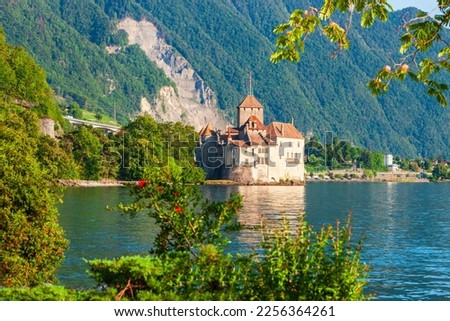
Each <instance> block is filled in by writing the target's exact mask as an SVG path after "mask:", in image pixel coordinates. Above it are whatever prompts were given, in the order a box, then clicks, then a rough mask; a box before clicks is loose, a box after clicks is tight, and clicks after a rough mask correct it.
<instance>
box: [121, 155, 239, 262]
mask: <svg viewBox="0 0 450 321" xmlns="http://www.w3.org/2000/svg"><path fill="white" fill-rule="evenodd" d="M196 172H197V169H196V168H195V169H189V168H182V167H180V166H178V165H176V164H175V162H174V161H172V160H170V161H169V164H168V165H167V166H164V167H147V168H146V171H145V175H144V180H141V181H140V182H139V184H138V185H137V186H135V192H136V194H137V202H135V203H134V204H132V205H131V206H125V205H121V208H122V209H123V210H124V211H125V212H128V213H131V214H132V215H136V213H137V212H139V211H142V210H145V211H146V213H147V214H148V215H149V216H150V217H152V218H153V219H154V220H155V223H156V224H157V225H158V226H159V228H160V231H159V233H158V235H157V236H156V240H155V249H154V252H155V253H158V254H162V253H166V252H170V251H188V252H191V253H192V254H193V255H194V256H195V255H196V253H195V251H196V249H197V248H198V247H200V246H201V245H206V244H214V245H216V246H219V247H221V248H223V247H224V246H225V245H226V244H228V242H229V240H228V239H227V238H226V237H224V236H223V235H222V229H223V228H225V229H234V228H236V227H239V225H238V224H237V221H236V215H237V212H238V210H239V209H240V208H241V207H242V204H241V198H240V197H238V196H234V197H231V198H230V199H229V200H228V201H227V202H210V201H208V200H205V199H204V197H203V196H202V194H201V191H200V190H199V189H198V188H197V186H196V185H193V183H198V182H201V179H202V178H204V177H200V179H199V178H198V177H195V175H196V174H195V173H196Z"/></svg>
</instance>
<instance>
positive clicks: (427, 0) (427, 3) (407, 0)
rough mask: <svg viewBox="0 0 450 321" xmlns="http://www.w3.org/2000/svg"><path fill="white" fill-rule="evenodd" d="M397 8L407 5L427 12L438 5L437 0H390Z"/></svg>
mask: <svg viewBox="0 0 450 321" xmlns="http://www.w3.org/2000/svg"><path fill="white" fill-rule="evenodd" d="M388 2H389V3H390V4H391V5H392V6H393V7H394V9H395V10H399V9H402V8H406V7H416V8H419V9H420V10H423V11H425V12H430V11H431V10H433V9H435V8H436V7H437V1H436V0H388Z"/></svg>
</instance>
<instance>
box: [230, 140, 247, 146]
mask: <svg viewBox="0 0 450 321" xmlns="http://www.w3.org/2000/svg"><path fill="white" fill-rule="evenodd" d="M231 144H233V145H236V146H238V147H248V144H247V143H246V142H244V141H243V140H233V141H231Z"/></svg>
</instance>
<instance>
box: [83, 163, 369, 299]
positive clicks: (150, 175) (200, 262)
mask: <svg viewBox="0 0 450 321" xmlns="http://www.w3.org/2000/svg"><path fill="white" fill-rule="evenodd" d="M188 182H191V183H192V180H191V179H190V176H189V174H188V173H186V171H185V170H182V169H181V168H178V167H177V166H176V165H175V164H173V163H169V166H167V167H166V168H162V169H161V168H159V169H152V170H151V171H148V172H146V176H145V180H141V181H139V183H138V184H136V185H135V186H134V187H133V192H134V194H135V196H136V200H135V202H133V203H132V204H130V205H127V206H125V205H123V204H122V205H121V208H122V209H123V210H124V211H125V213H131V214H132V215H138V214H139V215H142V214H143V213H147V214H148V215H150V216H151V217H152V218H154V219H155V223H156V224H157V225H158V227H159V228H160V232H159V234H158V235H157V237H156V239H155V244H154V247H155V248H154V251H153V252H154V254H153V255H151V256H146V257H140V256H133V257H122V258H119V259H116V260H93V261H88V264H89V266H90V271H89V272H88V273H89V275H90V276H91V277H93V278H95V279H96V280H97V281H98V282H99V283H102V284H107V285H108V286H110V287H113V288H115V289H116V290H117V291H118V293H117V296H116V298H117V299H123V298H126V299H132V300H262V301H263V300H362V299H367V296H366V295H365V294H364V293H363V287H364V285H365V282H366V281H365V278H366V276H367V275H366V273H367V266H366V265H365V264H363V263H362V262H361V261H360V253H361V244H357V245H355V244H353V243H352V240H351V236H352V235H351V234H352V233H351V228H350V221H348V222H347V225H346V226H345V227H340V226H339V224H338V225H337V226H336V228H333V227H332V226H324V227H322V228H321V229H320V230H315V229H313V228H312V226H310V225H309V224H308V223H307V222H306V221H305V216H304V215H303V214H301V215H299V218H298V223H297V226H296V228H295V229H294V230H293V229H292V228H291V226H290V225H289V224H288V222H287V221H286V220H284V221H280V223H281V225H280V226H279V227H276V228H268V229H267V230H266V229H264V230H262V233H263V242H262V245H263V250H262V252H261V253H258V255H257V254H256V253H248V254H245V255H244V254H227V253H226V252H225V245H226V244H227V243H228V242H229V241H228V238H227V237H226V234H224V233H225V232H226V231H230V228H231V229H232V230H233V229H235V228H239V227H240V224H238V221H237V217H236V215H237V214H238V210H239V209H240V207H241V202H240V197H238V196H232V197H230V198H229V199H228V200H226V201H223V202H210V201H208V200H206V199H204V198H203V197H202V196H201V194H200V192H199V190H198V186H197V185H192V184H190V185H189V184H187V183H188ZM194 182H195V181H194ZM263 226H264V224H263Z"/></svg>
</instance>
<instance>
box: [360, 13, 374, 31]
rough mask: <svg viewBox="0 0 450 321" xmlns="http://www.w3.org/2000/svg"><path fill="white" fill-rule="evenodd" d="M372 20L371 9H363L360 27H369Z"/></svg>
mask: <svg viewBox="0 0 450 321" xmlns="http://www.w3.org/2000/svg"><path fill="white" fill-rule="evenodd" d="M374 22H375V17H374V15H373V12H372V11H371V10H366V11H364V12H363V14H362V17H361V27H363V28H369V27H371V26H372V25H373V23H374Z"/></svg>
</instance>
